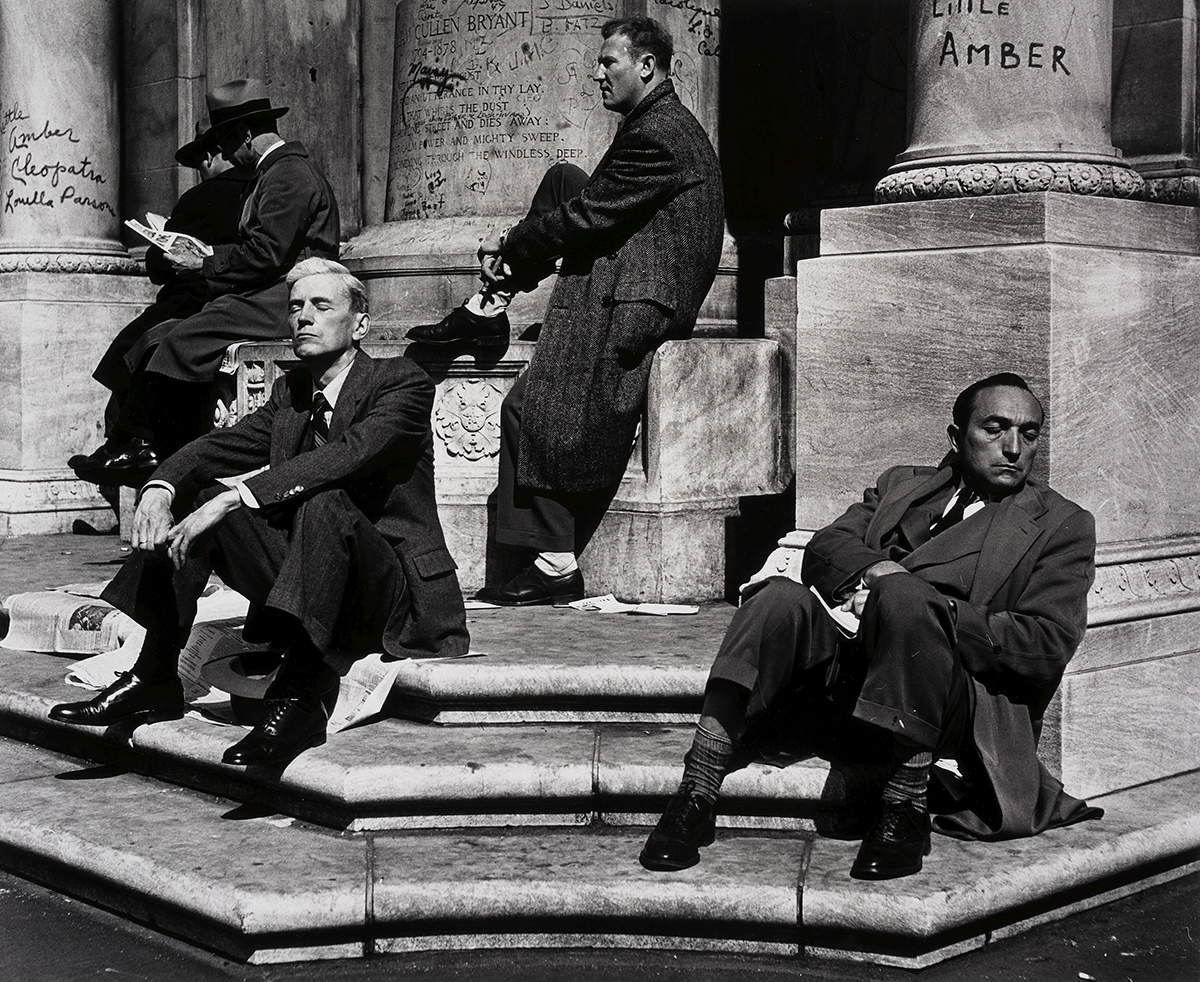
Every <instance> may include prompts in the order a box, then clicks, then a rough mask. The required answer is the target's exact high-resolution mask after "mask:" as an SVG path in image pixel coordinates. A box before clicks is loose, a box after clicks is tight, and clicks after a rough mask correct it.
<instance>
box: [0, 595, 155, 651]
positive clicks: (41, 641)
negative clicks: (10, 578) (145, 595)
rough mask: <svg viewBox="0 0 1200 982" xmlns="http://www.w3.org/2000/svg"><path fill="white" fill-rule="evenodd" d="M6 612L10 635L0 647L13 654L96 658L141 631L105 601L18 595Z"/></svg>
mask: <svg viewBox="0 0 1200 982" xmlns="http://www.w3.org/2000/svg"><path fill="white" fill-rule="evenodd" d="M6 609H7V611H8V616H9V626H8V634H7V635H5V637H4V640H3V641H0V647H4V648H8V649H10V650H14V651H57V652H62V653H64V654H80V655H87V654H94V653H96V652H99V651H110V650H112V649H113V648H116V647H118V646H119V645H120V644H121V642H122V641H124V640H125V639H126V638H128V637H129V636H130V634H132V633H133V632H134V631H138V630H140V628H138V626H137V624H136V623H135V622H134V621H133V618H131V617H130V616H129V615H128V614H123V613H122V612H121V611H119V610H117V609H116V608H115V607H113V606H111V605H110V604H106V603H105V602H104V601H103V600H97V599H94V598H91V597H77V596H74V595H72V594H69V593H62V592H54V591H50V592H39V593H18V594H17V595H16V596H12V597H9V598H8V599H7V601H6ZM143 633H144V632H143Z"/></svg>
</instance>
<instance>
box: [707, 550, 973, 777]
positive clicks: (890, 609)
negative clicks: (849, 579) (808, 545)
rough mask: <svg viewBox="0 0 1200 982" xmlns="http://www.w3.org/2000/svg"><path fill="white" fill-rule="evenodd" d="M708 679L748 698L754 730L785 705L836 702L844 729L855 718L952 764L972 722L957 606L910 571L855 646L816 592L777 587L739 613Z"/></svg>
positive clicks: (879, 592)
mask: <svg viewBox="0 0 1200 982" xmlns="http://www.w3.org/2000/svg"><path fill="white" fill-rule="evenodd" d="M709 679H710V681H711V680H713V679H722V680H725V681H728V682H732V683H734V684H736V685H738V686H740V687H742V688H743V689H745V690H747V692H748V693H749V695H748V698H747V703H746V720H747V723H748V724H750V725H751V726H753V725H754V724H755V723H756V722H758V721H759V720H761V719H762V718H763V717H764V716H765V714H766V713H767V712H768V710H770V709H771V708H772V707H774V706H776V705H777V704H781V703H794V704H797V705H799V704H803V702H804V701H805V699H806V698H807V699H810V700H811V698H812V697H813V696H814V695H817V696H827V697H829V699H832V700H834V702H835V705H834V708H835V709H837V708H838V707H839V706H840V707H841V709H842V710H843V711H844V712H843V716H844V720H843V721H844V722H849V717H853V718H854V719H857V720H859V721H861V722H863V723H868V724H870V725H871V726H872V727H874V728H877V729H881V730H883V731H886V732H887V733H890V734H891V736H892V738H893V739H894V740H895V741H896V742H898V743H900V744H901V745H903V746H905V747H907V748H910V749H911V748H917V749H928V750H933V751H938V752H944V753H945V754H946V755H949V756H953V753H954V749H955V748H956V747H957V746H958V744H959V742H960V741H961V740H962V738H963V736H964V735H965V734H966V732H967V722H968V720H969V717H970V704H969V686H968V683H967V675H966V672H965V671H964V669H963V667H962V664H961V662H960V661H959V658H958V655H957V653H956V651H955V637H954V612H953V609H952V604H951V601H950V600H949V599H948V598H946V597H944V596H942V595H941V594H940V593H938V592H937V590H935V589H934V588H933V587H932V586H930V585H929V584H928V583H926V582H925V581H924V580H922V579H920V578H919V577H917V576H915V575H911V574H906V573H895V574H892V575H890V576H885V577H882V578H881V579H880V580H879V581H878V582H877V583H876V585H875V587H874V588H873V589H872V590H871V594H870V597H869V599H868V601H867V604H866V607H865V608H864V610H863V616H862V623H861V626H860V630H859V635H858V637H857V638H856V639H854V640H853V641H851V640H848V639H845V638H843V637H842V636H841V635H840V634H839V633H838V630H837V627H836V625H835V624H834V622H833V620H832V618H830V617H829V615H828V614H827V613H826V612H825V610H824V609H823V608H822V606H821V604H820V602H819V601H818V600H817V599H816V598H815V597H814V596H813V595H812V593H811V592H810V591H809V590H808V588H807V587H804V586H802V585H800V584H799V583H796V582H794V581H792V580H789V579H785V578H775V579H772V580H769V581H768V582H767V584H766V585H765V586H764V587H762V588H760V589H759V590H758V592H757V593H755V594H753V595H752V596H751V597H750V598H749V599H748V600H747V601H746V602H745V603H744V604H743V605H742V606H741V607H740V608H739V609H738V611H737V613H736V614H735V615H734V617H733V620H732V621H731V623H730V625H729V629H728V631H727V632H726V634H725V639H724V641H723V642H722V644H721V648H720V650H719V652H718V654H717V657H716V660H715V662H714V663H713V667H712V671H711V673H710V675H709ZM822 723H824V721H822Z"/></svg>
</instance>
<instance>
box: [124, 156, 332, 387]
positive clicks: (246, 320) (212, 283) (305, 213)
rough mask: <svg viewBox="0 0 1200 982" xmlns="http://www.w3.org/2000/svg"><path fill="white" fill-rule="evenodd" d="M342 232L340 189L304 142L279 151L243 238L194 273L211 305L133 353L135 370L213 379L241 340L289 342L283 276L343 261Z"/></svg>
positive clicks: (264, 168) (249, 196)
mask: <svg viewBox="0 0 1200 982" xmlns="http://www.w3.org/2000/svg"><path fill="white" fill-rule="evenodd" d="M339 232H340V225H339V221H338V207H337V201H336V200H335V199H334V196H333V188H331V187H330V186H329V182H328V181H326V180H325V178H324V176H322V174H321V172H320V171H318V170H317V168H316V167H315V166H314V165H313V163H312V161H311V160H310V159H309V157H308V151H307V150H305V149H304V145H303V144H302V143H295V142H292V143H285V144H283V146H281V147H279V148H278V149H276V150H273V151H272V152H271V153H269V154H267V156H266V158H265V159H263V160H262V161H261V162H260V163H259V165H258V168H257V170H256V171H255V174H254V178H253V180H252V181H251V183H250V187H249V189H248V191H247V193H246V199H245V202H244V204H243V207H242V217H241V222H240V223H239V225H238V237H237V241H236V242H233V243H232V244H229V245H218V246H214V247H213V254H212V255H211V256H209V257H208V258H207V259H205V260H204V267H203V269H201V270H199V271H198V272H195V273H193V274H192V276H193V278H195V279H197V280H200V281H202V282H203V284H204V286H205V287H206V289H207V294H208V300H207V302H206V303H205V304H204V306H203V307H202V308H201V309H200V310H199V311H198V312H197V313H195V314H193V315H192V316H190V317H186V318H184V319H182V320H172V321H166V322H164V323H162V324H160V325H159V326H158V327H155V328H154V329H152V330H151V331H149V332H147V333H146V334H145V335H144V336H143V338H142V341H141V342H140V343H139V344H137V345H135V346H134V347H133V349H132V350H131V351H130V352H129V354H128V355H127V356H126V365H127V366H128V368H129V370H130V371H131V372H132V371H135V370H137V369H138V368H139V367H142V366H144V367H145V368H147V369H148V370H149V371H152V372H156V373H158V374H160V375H166V376H168V377H170V378H175V379H180V380H181V381H184V382H209V381H211V380H212V379H214V378H215V377H216V374H217V369H218V368H219V367H220V365H221V359H222V358H224V357H225V349H226V348H228V347H229V345H231V344H233V343H234V342H236V341H247V340H268V339H270V338H285V337H287V336H288V323H287V301H288V288H287V283H286V282H285V280H284V277H286V276H287V273H288V270H290V269H291V268H292V267H293V266H294V265H295V264H296V263H297V262H299V261H300V260H301V259H304V258H307V257H308V256H324V257H325V258H327V259H337V256H338V235H339ZM147 359H148V360H147Z"/></svg>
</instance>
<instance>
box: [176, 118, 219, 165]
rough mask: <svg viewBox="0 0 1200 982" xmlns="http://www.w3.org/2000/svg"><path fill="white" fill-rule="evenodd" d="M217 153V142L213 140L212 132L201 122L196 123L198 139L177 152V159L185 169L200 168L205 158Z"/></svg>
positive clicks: (190, 141) (189, 142)
mask: <svg viewBox="0 0 1200 982" xmlns="http://www.w3.org/2000/svg"><path fill="white" fill-rule="evenodd" d="M216 152H217V141H216V140H214V139H213V138H212V130H210V129H209V128H208V127H207V126H205V125H204V124H203V123H201V122H197V123H196V138H195V139H194V140H189V141H188V142H187V143H185V144H184V145H183V146H182V147H180V148H179V149H178V150H176V151H175V159H176V160H177V161H179V163H181V164H183V166H184V167H192V168H196V167H199V166H200V165H201V164H202V163H204V158H205V157H207V156H208V155H209V154H215V153H216Z"/></svg>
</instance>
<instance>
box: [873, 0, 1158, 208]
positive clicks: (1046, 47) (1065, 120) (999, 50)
mask: <svg viewBox="0 0 1200 982" xmlns="http://www.w3.org/2000/svg"><path fill="white" fill-rule="evenodd" d="M910 12H911V13H910V25H911V26H910V71H909V131H910V140H909V146H908V150H907V151H906V152H905V153H903V154H901V155H900V156H899V157H898V158H897V160H896V164H895V166H894V167H893V168H892V170H891V172H890V173H889V174H888V175H887V176H886V177H885V178H884V179H883V180H882V181H881V182H880V183H879V186H878V187H877V189H876V199H877V200H879V201H907V200H914V199H921V198H937V197H964V196H971V195H985V194H1011V193H1016V192H1029V191H1033V192H1037V191H1066V192H1072V193H1076V194H1094V195H1108V196H1117V197H1132V196H1136V195H1138V194H1139V193H1140V192H1141V190H1142V186H1143V182H1142V179H1141V177H1140V176H1139V175H1138V173H1137V172H1136V171H1134V170H1133V169H1132V168H1130V167H1129V166H1128V165H1127V164H1126V163H1125V162H1124V161H1123V160H1122V157H1121V152H1120V151H1119V150H1117V149H1116V148H1115V147H1113V145H1112V140H1111V138H1110V113H1111V102H1112V0H1070V2H1056V3H1046V2H1036V0H915V2H913V3H911V4H910Z"/></svg>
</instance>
